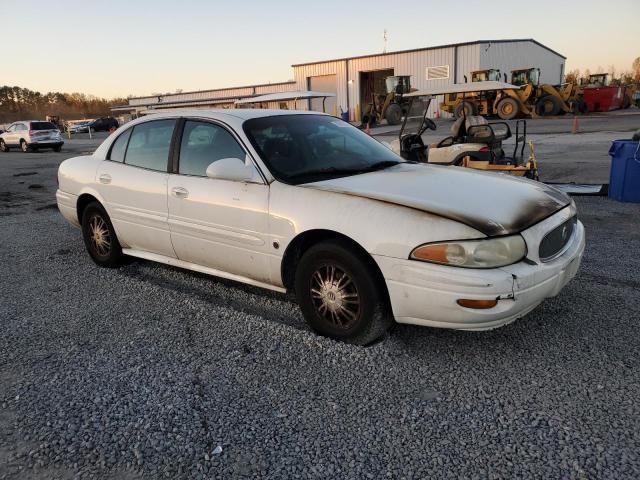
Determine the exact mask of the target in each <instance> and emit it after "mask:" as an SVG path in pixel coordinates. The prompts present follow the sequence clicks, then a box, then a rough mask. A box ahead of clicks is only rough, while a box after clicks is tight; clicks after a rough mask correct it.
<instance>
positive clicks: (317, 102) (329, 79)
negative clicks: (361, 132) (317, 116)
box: [308, 75, 339, 116]
mask: <svg viewBox="0 0 640 480" xmlns="http://www.w3.org/2000/svg"><path fill="white" fill-rule="evenodd" d="M308 84H309V90H312V91H314V92H328V93H336V94H337V93H338V79H337V76H336V75H320V76H318V77H308ZM311 110H315V111H316V112H321V111H322V99H321V98H314V99H312V100H311ZM324 111H325V112H327V113H328V114H330V115H336V116H337V115H338V113H339V112H338V108H337V104H336V97H329V98H327V99H326V100H325V102H324Z"/></svg>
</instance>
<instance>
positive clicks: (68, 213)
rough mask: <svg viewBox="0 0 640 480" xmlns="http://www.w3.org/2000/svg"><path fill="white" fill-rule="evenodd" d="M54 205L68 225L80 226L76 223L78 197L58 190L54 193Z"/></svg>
mask: <svg viewBox="0 0 640 480" xmlns="http://www.w3.org/2000/svg"><path fill="white" fill-rule="evenodd" d="M56 203H57V204H58V210H60V213H61V214H62V216H63V217H64V218H66V219H67V221H68V222H69V223H71V224H72V225H75V226H76V227H79V226H80V222H79V221H78V207H77V205H78V196H77V195H73V194H71V193H67V192H63V191H62V190H60V189H58V190H57V191H56Z"/></svg>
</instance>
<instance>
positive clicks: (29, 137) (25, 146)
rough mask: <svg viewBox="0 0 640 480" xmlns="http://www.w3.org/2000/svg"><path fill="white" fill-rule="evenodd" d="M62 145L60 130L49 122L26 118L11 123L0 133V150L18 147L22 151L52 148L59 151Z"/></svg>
mask: <svg viewBox="0 0 640 480" xmlns="http://www.w3.org/2000/svg"><path fill="white" fill-rule="evenodd" d="M62 145H64V141H63V140H62V136H61V135H60V130H58V128H57V127H56V126H55V125H54V124H53V123H51V122H44V121H42V120H26V121H23V122H14V123H12V124H11V125H10V126H9V128H8V129H7V131H6V132H4V133H2V134H0V151H1V152H8V151H9V149H10V148H15V147H19V148H20V150H22V151H23V152H29V151H32V150H38V149H40V148H52V149H53V151H54V152H59V151H60V150H61V149H62Z"/></svg>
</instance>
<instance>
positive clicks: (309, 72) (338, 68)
mask: <svg viewBox="0 0 640 480" xmlns="http://www.w3.org/2000/svg"><path fill="white" fill-rule="evenodd" d="M326 75H335V76H336V88H335V92H336V110H337V111H338V112H340V109H342V110H344V111H346V110H347V78H346V69H345V61H342V60H341V61H337V62H324V63H315V64H313V65H304V66H300V67H294V68H293V78H294V80H295V82H296V90H308V89H309V83H308V80H307V79H308V78H309V77H320V76H326ZM298 108H300V102H298ZM306 109H307V107H305V108H304V109H303V110H306Z"/></svg>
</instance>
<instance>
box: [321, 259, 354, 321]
mask: <svg viewBox="0 0 640 480" xmlns="http://www.w3.org/2000/svg"><path fill="white" fill-rule="evenodd" d="M310 289H311V299H312V301H313V304H314V306H315V309H316V312H317V314H318V315H319V316H320V317H322V318H323V319H325V320H327V321H328V322H330V323H331V324H332V325H334V326H335V327H337V328H340V329H344V330H348V329H349V328H350V327H351V326H353V324H354V323H355V322H357V320H358V318H359V316H360V295H359V293H358V288H357V286H356V284H355V283H354V282H353V280H352V278H351V277H350V276H349V275H348V274H347V273H346V272H345V271H344V270H342V269H341V268H339V267H337V266H336V265H323V266H321V267H319V268H318V269H317V270H316V271H315V272H314V273H313V275H312V277H311V286H310Z"/></svg>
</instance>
